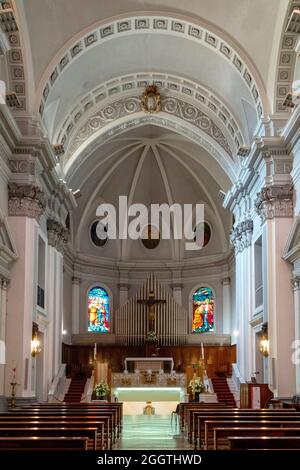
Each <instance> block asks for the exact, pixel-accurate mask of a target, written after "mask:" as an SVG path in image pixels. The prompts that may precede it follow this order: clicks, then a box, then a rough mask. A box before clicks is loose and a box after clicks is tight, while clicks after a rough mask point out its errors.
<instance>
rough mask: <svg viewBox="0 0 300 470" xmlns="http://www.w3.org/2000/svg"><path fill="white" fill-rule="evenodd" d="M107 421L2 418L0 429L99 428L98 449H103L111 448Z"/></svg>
mask: <svg viewBox="0 0 300 470" xmlns="http://www.w3.org/2000/svg"><path fill="white" fill-rule="evenodd" d="M106 425H107V423H105V422H103V421H100V420H99V421H97V420H93V421H83V420H81V421H73V420H71V421H69V420H61V419H58V420H57V419H55V418H54V419H53V420H46V421H41V420H37V419H33V420H32V419H26V420H24V419H20V420H18V419H17V420H16V419H13V420H12V419H8V420H6V421H3V420H1V419H0V429H2V428H8V427H9V428H20V427H22V428H23V429H24V430H26V428H32V427H37V428H39V429H41V428H48V427H53V428H58V427H63V428H74V427H76V428H82V429H86V428H91V427H92V428H93V427H95V428H97V449H102V450H107V449H111V441H110V438H109V437H108V435H107V433H106V432H105V429H106Z"/></svg>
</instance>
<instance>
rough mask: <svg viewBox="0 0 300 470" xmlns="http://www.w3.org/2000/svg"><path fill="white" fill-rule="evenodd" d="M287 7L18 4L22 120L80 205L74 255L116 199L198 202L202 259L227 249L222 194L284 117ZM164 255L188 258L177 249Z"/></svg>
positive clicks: (289, 60) (128, 1) (85, 247)
mask: <svg viewBox="0 0 300 470" xmlns="http://www.w3.org/2000/svg"><path fill="white" fill-rule="evenodd" d="M295 3H296V2H295V1H294V0H201V1H199V0H185V1H184V2H182V1H179V0H149V1H147V0H114V1H107V0H85V1H82V0H43V1H41V0H13V1H12V5H13V7H14V11H15V16H16V21H17V24H18V27H19V31H18V32H17V33H12V34H9V40H10V44H11V46H12V48H13V49H12V51H11V54H10V58H11V62H12V63H11V64H10V67H11V73H12V75H11V76H12V77H13V78H12V85H13V89H15V90H19V91H20V92H21V91H22V93H23V95H24V96H20V101H21V109H20V110H19V111H17V112H16V114H18V113H19V115H20V116H21V118H24V116H26V117H27V116H31V115H33V116H38V120H40V122H41V123H42V128H43V132H44V135H45V136H46V137H48V139H49V141H50V143H51V144H53V145H56V144H62V145H63V148H64V153H63V155H60V156H59V157H58V158H59V160H58V163H57V168H56V169H57V172H58V173H59V175H60V177H61V179H62V180H63V181H65V182H66V184H67V185H68V187H69V188H70V189H72V190H73V191H75V190H80V195H81V197H79V198H78V208H77V210H76V211H75V212H74V214H73V215H72V223H73V227H74V233H73V239H74V247H75V249H76V251H77V252H84V253H90V252H91V250H93V249H94V250H95V247H92V246H91V243H90V239H89V238H88V234H87V231H86V226H87V225H88V224H90V223H91V221H92V220H93V218H94V215H95V210H96V207H97V204H99V201H100V200H102V201H105V202H113V203H117V196H118V195H119V194H126V195H127V196H128V197H129V198H131V199H132V201H133V202H135V201H139V202H143V203H144V204H146V205H149V204H150V203H151V202H168V203H171V202H179V203H184V202H190V203H197V202H203V203H204V204H205V207H206V209H207V217H208V219H209V220H208V221H209V223H210V224H211V227H212V228H213V236H214V238H213V243H212V244H210V245H209V247H207V249H206V251H205V253H204V255H205V254H209V253H210V251H209V250H212V253H213V252H214V253H223V254H224V253H226V252H227V250H228V233H229V231H230V227H231V218H230V216H229V214H228V213H226V211H225V210H224V209H223V207H222V195H224V193H225V192H226V191H228V189H229V188H230V187H231V184H232V183H233V182H235V181H236V180H237V178H238V174H239V172H240V169H241V165H242V162H241V159H240V158H239V157H238V155H237V153H238V149H239V148H240V147H243V146H249V145H250V143H251V141H252V139H253V137H254V136H255V135H257V133H259V132H260V130H261V127H260V126H261V123H262V122H268V119H269V118H270V116H272V114H274V113H278V112H280V113H282V112H283V111H284V110H283V108H282V101H283V94H284V93H285V92H286V90H287V88H288V86H289V82H290V81H291V79H292V76H293V64H294V55H293V54H294V52H293V48H294V36H293V35H287V34H285V32H284V31H285V25H286V22H287V19H288V17H289V16H288V15H289V12H290V11H291V8H292V6H293V5H295ZM13 60H15V61H17V63H13ZM15 73H16V74H17V75H15ZM17 76H18V77H19V78H18V79H17V78H16V77H17ZM21 78H22V80H24V83H23V81H22V82H21V81H20V80H21ZM152 83H154V84H156V85H157V87H158V90H159V93H160V95H161V110H160V112H159V113H155V114H148V113H145V112H144V111H143V110H142V108H141V104H140V98H141V95H142V93H143V92H144V90H145V88H146V86H147V85H148V84H152ZM110 249H112V244H108V245H107V246H106V247H105V249H103V251H102V254H101V256H106V257H107V258H110V257H112V258H114V259H115V258H116V256H117V257H119V258H121V259H128V258H130V257H131V255H130V250H131V248H130V246H128V244H127V245H126V243H124V244H123V245H122V244H121V245H120V246H119V247H118V250H115V247H114V249H112V251H111V252H110ZM169 250H170V253H169V255H168V256H167V257H168V258H171V259H175V260H180V259H181V258H182V256H183V255H182V251H181V247H180V246H176V244H175V245H174V246H172V247H169ZM135 253H136V252H135ZM157 253H158V252H157ZM212 253H211V254H212ZM94 254H96V253H94ZM148 256H152V255H150V254H148ZM154 256H156V255H154ZM184 256H185V257H186V256H188V255H186V254H185V255H184ZM196 256H197V254H196ZM144 257H145V253H144V252H143V251H141V253H140V258H141V259H143V258H144Z"/></svg>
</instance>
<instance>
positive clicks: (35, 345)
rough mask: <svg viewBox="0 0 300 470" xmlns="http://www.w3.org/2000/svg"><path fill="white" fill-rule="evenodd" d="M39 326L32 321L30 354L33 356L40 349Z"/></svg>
mask: <svg viewBox="0 0 300 470" xmlns="http://www.w3.org/2000/svg"><path fill="white" fill-rule="evenodd" d="M38 333H39V326H38V324H37V323H35V322H32V339H31V355H32V357H35V356H36V355H37V354H39V353H40V352H41V351H42V348H41V347H40V342H39V339H38Z"/></svg>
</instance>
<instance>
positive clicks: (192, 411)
mask: <svg viewBox="0 0 300 470" xmlns="http://www.w3.org/2000/svg"><path fill="white" fill-rule="evenodd" d="M295 411H296V410H295V409H291V410H282V409H281V410H277V409H271V408H261V409H259V410H254V409H249V408H230V407H228V408H226V407H225V408H224V407H223V408H214V409H212V408H188V409H187V410H186V432H187V436H188V440H189V442H190V443H192V442H193V436H194V434H195V432H196V433H197V417H198V416H199V415H201V414H205V413H210V412H211V413H215V412H216V413H218V412H221V413H223V412H229V413H236V414H237V413H240V412H245V413H254V412H259V413H262V412H264V413H274V412H276V413H281V412H283V413H287V412H288V413H289V412H295Z"/></svg>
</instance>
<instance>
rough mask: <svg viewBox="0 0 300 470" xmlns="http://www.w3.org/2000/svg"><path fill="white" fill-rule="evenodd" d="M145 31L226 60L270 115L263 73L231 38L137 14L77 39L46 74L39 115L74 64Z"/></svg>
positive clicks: (179, 20)
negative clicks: (89, 53)
mask: <svg viewBox="0 0 300 470" xmlns="http://www.w3.org/2000/svg"><path fill="white" fill-rule="evenodd" d="M141 31H142V32H146V33H151V34H157V33H160V34H161V33H163V34H166V35H173V36H177V37H181V38H185V39H188V40H191V41H194V42H197V43H198V44H201V45H202V46H206V47H208V48H209V49H210V50H211V51H213V52H214V53H217V54H219V55H220V56H221V57H223V58H226V59H227V60H228V61H229V62H231V64H232V67H233V68H234V70H236V72H237V73H238V74H240V75H241V76H242V77H243V79H244V81H245V83H246V85H247V87H248V89H249V90H250V92H251V95H252V97H253V102H254V103H255V107H256V110H257V114H258V117H260V116H262V115H268V114H269V103H268V99H267V94H266V90H265V86H264V84H263V81H262V78H261V76H260V73H259V71H258V70H257V68H256V66H255V64H254V63H253V61H252V59H251V58H250V57H249V55H248V54H247V52H246V51H245V50H244V49H243V48H242V47H241V46H240V45H239V44H238V43H236V41H235V40H234V39H233V38H232V37H231V36H229V35H228V34H227V33H225V32H224V31H223V30H222V29H221V28H218V27H217V26H215V25H213V24H212V23H210V22H208V21H205V20H204V19H201V18H190V17H187V16H184V15H177V16H176V18H175V17H173V16H171V15H170V14H168V13H166V12H164V13H162V12H159V13H158V12H133V13H131V15H130V16H129V17H128V15H120V16H118V17H113V18H108V19H105V20H104V21H103V20H102V21H98V22H96V23H95V24H93V25H92V26H90V27H88V28H85V29H84V30H82V31H80V32H79V33H77V34H76V35H74V36H73V37H72V38H71V39H70V40H69V41H68V42H67V43H66V44H64V46H63V47H62V48H61V49H60V50H59V51H58V53H57V54H56V55H55V57H54V58H53V59H52V61H51V62H50V63H49V65H48V67H47V68H46V70H45V71H44V73H43V76H42V78H41V80H40V82H39V85H38V88H37V93H36V102H35V112H38V111H39V112H40V114H41V115H42V114H43V110H44V107H45V105H46V103H47V98H48V96H49V93H50V91H51V88H52V87H55V83H56V80H57V78H58V77H59V76H61V75H62V74H63V73H64V70H66V69H67V68H68V67H69V66H70V64H71V63H72V61H74V60H78V59H79V58H80V57H82V55H83V54H84V53H85V52H86V51H88V50H91V48H93V47H96V46H97V45H99V44H101V43H103V42H106V41H109V40H110V39H115V38H117V37H119V38H122V37H124V36H126V35H132V34H137V33H141Z"/></svg>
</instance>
